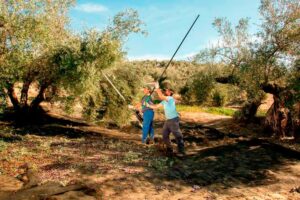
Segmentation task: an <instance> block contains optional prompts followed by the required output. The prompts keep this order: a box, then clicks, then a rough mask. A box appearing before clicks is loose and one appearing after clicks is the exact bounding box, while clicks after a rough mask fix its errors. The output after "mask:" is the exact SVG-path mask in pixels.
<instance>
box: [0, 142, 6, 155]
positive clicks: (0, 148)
mask: <svg viewBox="0 0 300 200" xmlns="http://www.w3.org/2000/svg"><path fill="white" fill-rule="evenodd" d="M6 148H7V143H6V142H4V141H3V140H0V152H2V151H4V150H5V149H6Z"/></svg>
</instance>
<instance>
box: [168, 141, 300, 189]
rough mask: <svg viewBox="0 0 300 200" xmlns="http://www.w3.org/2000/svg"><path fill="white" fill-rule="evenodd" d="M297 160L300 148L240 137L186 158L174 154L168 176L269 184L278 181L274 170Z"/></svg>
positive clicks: (204, 182) (233, 183)
mask: <svg viewBox="0 0 300 200" xmlns="http://www.w3.org/2000/svg"><path fill="white" fill-rule="evenodd" d="M297 160H300V153H299V152H294V153H292V152H290V151H289V150H285V151H283V149H280V148H279V147H278V146H276V145H275V146H274V145H272V144H270V143H268V142H265V141H261V140H249V141H239V142H237V143H234V144H229V145H221V146H217V147H212V148H207V149H203V150H201V151H199V152H198V153H197V154H193V155H188V156H185V157H183V158H182V159H177V158H174V160H173V162H174V164H173V165H172V166H171V167H170V168H169V171H168V177H169V178H170V179H172V180H176V179H181V180H184V181H185V182H186V183H187V184H191V185H193V184H196V185H200V186H210V185H213V184H220V185H222V187H224V188H230V187H235V186H239V185H247V186H259V185H268V184H273V183H276V182H277V179H276V177H275V176H274V175H273V174H272V173H270V171H277V170H280V169H282V168H284V165H285V164H287V163H291V162H295V161H297Z"/></svg>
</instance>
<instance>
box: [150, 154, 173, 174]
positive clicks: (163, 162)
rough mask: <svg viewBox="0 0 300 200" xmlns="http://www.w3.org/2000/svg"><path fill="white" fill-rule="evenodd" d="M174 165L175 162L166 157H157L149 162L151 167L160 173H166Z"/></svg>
mask: <svg viewBox="0 0 300 200" xmlns="http://www.w3.org/2000/svg"><path fill="white" fill-rule="evenodd" d="M173 164H174V161H173V160H172V159H169V158H166V157H157V158H154V159H152V160H150V162H149V164H148V165H149V167H151V168H154V169H155V170H157V171H158V172H164V171H166V170H167V169H168V168H169V167H172V166H173Z"/></svg>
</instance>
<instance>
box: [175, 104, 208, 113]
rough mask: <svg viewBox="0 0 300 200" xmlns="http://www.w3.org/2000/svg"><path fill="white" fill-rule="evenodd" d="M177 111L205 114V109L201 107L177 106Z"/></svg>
mask: <svg viewBox="0 0 300 200" xmlns="http://www.w3.org/2000/svg"><path fill="white" fill-rule="evenodd" d="M176 109H177V111H178V112H203V111H204V110H203V108H202V107H200V106H189V105H177V106H176Z"/></svg>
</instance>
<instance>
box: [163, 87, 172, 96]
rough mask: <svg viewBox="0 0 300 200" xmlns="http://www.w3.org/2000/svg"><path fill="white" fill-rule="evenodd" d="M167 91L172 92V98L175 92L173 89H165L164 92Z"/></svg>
mask: <svg viewBox="0 0 300 200" xmlns="http://www.w3.org/2000/svg"><path fill="white" fill-rule="evenodd" d="M167 90H169V91H170V92H171V96H173V94H174V90H173V89H171V88H165V89H164V90H163V91H164V92H166V91H167Z"/></svg>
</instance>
